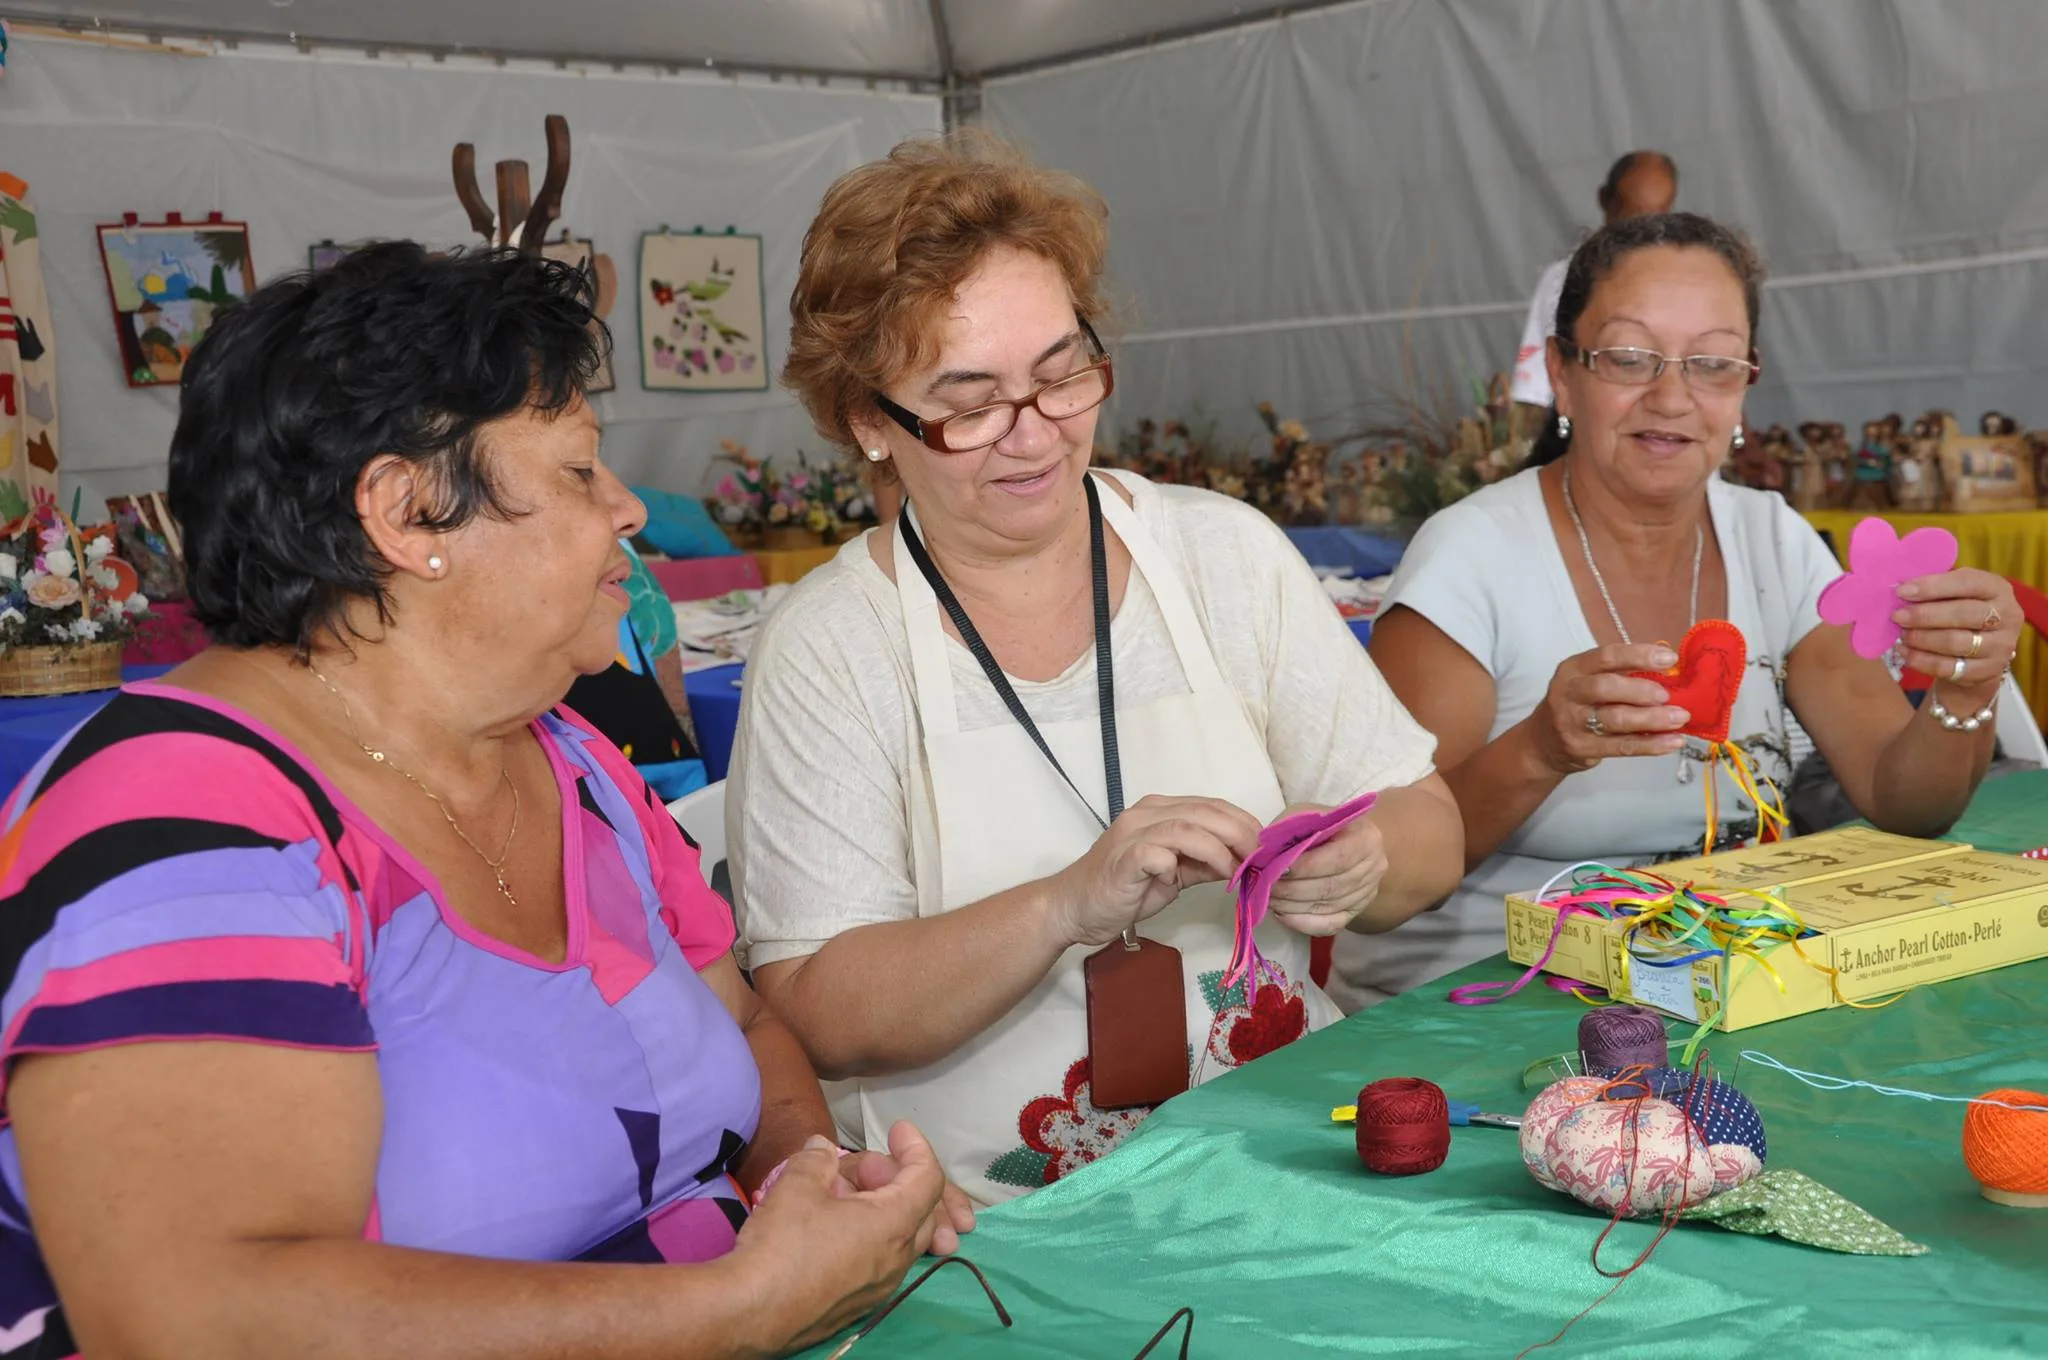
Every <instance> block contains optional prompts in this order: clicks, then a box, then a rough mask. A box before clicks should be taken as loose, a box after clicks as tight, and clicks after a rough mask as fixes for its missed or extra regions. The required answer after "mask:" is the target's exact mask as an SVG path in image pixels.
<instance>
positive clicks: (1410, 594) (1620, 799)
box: [1328, 469, 1841, 1010]
mask: <svg viewBox="0 0 2048 1360" xmlns="http://www.w3.org/2000/svg"><path fill="white" fill-rule="evenodd" d="M1707 506H1708V510H1709V512H1710V513H1711V515H1712V517H1713V525H1714V535H1715V538H1716V539H1717V541H1718V542H1719V543H1720V546H1721V556H1722V558H1723V560H1724V561H1725V563H1726V564H1727V572H1728V620H1729V622H1731V623H1733V624H1734V625H1735V626H1736V627H1737V628H1739V629H1741V630H1742V636H1743V638H1744V640H1745V641H1746V642H1747V644H1748V649H1749V666H1748V669H1747V671H1746V672H1745V674H1744V677H1743V682H1742V688H1741V689H1740V690H1739V691H1738V692H1737V695H1736V701H1735V714H1734V719H1733V722H1732V725H1731V728H1730V737H1731V738H1732V739H1733V740H1734V741H1736V742H1737V743H1739V744H1740V745H1741V746H1742V748H1743V749H1744V750H1745V751H1747V752H1748V753H1749V754H1750V755H1751V756H1752V757H1754V758H1755V759H1756V760H1757V762H1758V763H1759V764H1760V765H1761V766H1762V768H1763V770H1764V772H1765V773H1766V774H1768V775H1769V776H1770V777H1771V778H1772V779H1773V780H1774V781H1776V782H1777V784H1778V787H1779V789H1780V790H1781V791H1783V790H1784V789H1785V788H1786V787H1787V784H1788V782H1789V780H1790V777H1791V772H1792V766H1793V762H1794V760H1795V758H1796V756H1797V755H1798V754H1799V752H1800V748H1801V747H1802V745H1803V744H1804V742H1805V736H1804V734H1803V733H1802V732H1800V731H1799V729H1798V726H1797V724H1796V722H1795V721H1793V719H1792V717H1791V714H1790V713H1789V711H1788V710H1787V709H1786V706H1785V703H1784V700H1783V697H1782V696H1783V691H1782V688H1781V685H1782V677H1783V667H1784V662H1785V658H1786V657H1787V656H1788V655H1789V654H1790V653H1791V651H1792V649H1793V648H1794V647H1796V646H1797V645H1798V644H1799V642H1800V640H1801V639H1802V638H1804V637H1805V636H1806V634H1807V633H1808V632H1809V631H1811V630H1812V629H1813V627H1814V626H1815V625H1816V624H1818V623H1819V622H1820V615H1819V612H1818V601H1819V598H1820V592H1821V590H1822V588H1823V587H1825V586H1826V585H1827V584H1828V582H1830V581H1832V580H1834V579H1835V578H1836V577H1837V576H1839V575H1841V568H1840V567H1839V566H1838V565H1837V564H1836V562H1835V559H1834V557H1833V556H1832V555H1831V554H1830V553H1829V552H1828V550H1827V546H1826V545H1825V544H1824V543H1823V542H1822V541H1821V538H1820V535H1819V534H1817V533H1815V532H1814V530H1813V529H1812V527H1811V526H1809V525H1808V524H1807V523H1806V521H1805V520H1803V519H1801V518H1800V517H1799V514H1798V513H1797V512H1796V511H1794V510H1793V509H1792V508H1791V506H1789V505H1787V504H1786V503H1785V500H1784V498H1783V497H1781V496H1778V495H1775V494H1773V493H1771V492H1766V491H1753V490H1751V489H1749V488H1747V487H1740V486H1736V485H1734V484H1733V483H1730V482H1725V481H1722V480H1721V479H1720V478H1718V477H1716V478H1713V479H1711V480H1709V481H1708V483H1707ZM1397 606H1405V607H1407V608H1409V609H1412V610H1414V611H1415V612H1416V613H1418V614H1420V615H1421V616H1422V617H1424V618H1426V619H1428V620H1429V621H1430V622H1431V623H1433V624H1435V625H1436V626H1437V627H1438V628H1440V629H1442V630H1443V632H1444V633H1445V634H1446V635H1447V636H1448V637H1449V638H1450V639H1451V641H1453V642H1455V643H1457V644H1458V645H1459V646H1460V647H1462V648H1464V649H1465V651H1466V652H1468V653H1470V654H1471V655H1472V657H1473V658H1474V659H1476V660H1477V661H1478V662H1479V664H1480V665H1482V666H1484V667H1486V670H1487V673H1488V674H1489V675H1491V676H1492V677H1493V682H1494V688H1495V696H1496V697H1495V712H1494V718H1493V725H1492V727H1491V728H1490V729H1489V730H1488V732H1487V739H1488V740H1489V741H1490V740H1492V739H1493V738H1495V737H1497V736H1499V735H1500V734H1501V733H1502V732H1505V731H1506V730H1507V729H1508V728H1510V727H1513V726H1514V725H1515V724H1516V723H1518V722H1520V721H1522V719H1524V718H1526V717H1528V716H1529V714H1530V713H1531V712H1533V711H1534V710H1535V708H1536V706H1537V705H1538V704H1540V703H1541V702H1542V701H1543V697H1544V695H1545V694H1546V693H1547V692H1548V691H1549V689H1550V682H1551V679H1552V677H1553V676H1554V675H1555V674H1556V672H1557V667H1558V664H1559V663H1560V662H1562V661H1564V660H1565V659H1566V658H1567V657H1571V656H1576V655H1578V654H1579V653H1581V652H1586V651H1590V650H1592V649H1593V648H1594V647H1595V646H1597V645H1598V644H1597V642H1596V640H1595V639H1594V637H1593V632H1592V629H1591V628H1590V627H1588V625H1587V623H1586V616H1585V613H1584V611H1583V610H1582V609H1581V608H1580V606H1579V598H1578V595H1577V593H1576V591H1575V590H1574V589H1573V586H1572V581H1571V575H1570V573H1569V572H1568V571H1567V570H1566V568H1565V558H1564V552H1563V549H1562V548H1560V546H1559V545H1558V541H1557V535H1556V534H1555V533H1554V532H1553V531H1552V529H1551V524H1550V516H1549V512H1548V511H1547V510H1546V509H1545V508H1544V504H1543V489H1542V486H1541V484H1540V483H1539V481H1538V480H1537V473H1536V470H1535V469H1530V470H1529V471H1526V472H1523V473H1520V474H1518V475H1516V476H1513V477H1510V478H1508V479H1507V480H1505V481H1502V482H1498V483H1496V484H1494V485H1493V486H1489V487H1485V488H1483V489H1481V490H1480V491H1478V492H1476V493H1474V494H1473V495H1471V496H1469V497H1467V498H1466V499H1465V500H1462V501H1460V502H1458V503H1457V504H1456V505H1453V506H1451V507H1450V508H1449V509H1447V510H1444V511H1442V512H1441V513H1439V514H1437V515H1435V516H1434V517H1432V518H1431V519H1430V520H1429V522H1428V523H1426V524H1424V525H1423V526H1422V528H1421V530H1420V531H1419V532H1417V534H1416V535H1415V540H1414V542H1413V543H1411V544H1410V545H1409V548H1408V552H1407V554H1406V556H1404V557H1403V558H1402V559H1401V565H1400V568H1399V569H1398V570H1397V571H1396V572H1395V573H1394V579H1393V581H1392V583H1391V584H1390V585H1389V587H1388V589H1387V597H1386V603H1385V604H1384V605H1383V606H1382V612H1383V613H1384V612H1385V611H1386V610H1391V609H1393V608H1395V607H1397ZM1639 640H1646V639H1639ZM1677 640H1678V639H1676V638H1673V639H1669V641H1672V642H1674V643H1675V642H1676V641H1677ZM1694 747H1695V750H1697V749H1698V743H1694ZM1702 771H1703V767H1702V765H1701V764H1700V762H1699V760H1698V759H1697V758H1696V755H1695V754H1693V753H1690V752H1688V753H1680V754H1678V755H1671V756H1658V757H1649V756H1644V757H1638V758H1634V759H1626V760H1609V761H1605V762H1603V763H1601V764H1599V765H1596V766H1594V767H1593V768H1592V769H1590V770H1587V771H1584V772H1583V773H1580V774H1575V775H1571V776H1569V777H1567V778H1566V779H1565V780H1564V781H1563V782H1562V783H1560V784H1559V785H1558V786H1557V788H1556V789H1554V790H1553V791H1552V792H1551V794H1550V797H1548V798H1547V799H1545V800H1544V801H1543V803H1542V805H1541V806H1540V807H1538V808H1537V809H1536V811H1535V812H1534V813H1533V814H1531V816H1530V817H1529V820H1528V821H1526V822H1524V823H1523V824H1522V826H1521V827H1520V829H1518V830H1517V831H1516V832H1515V833H1514V834H1513V835H1512V836H1510V837H1508V839H1507V840H1506V841H1505V842H1503V843H1502V845H1501V847H1500V849H1499V851H1498V852H1497V853H1495V854H1494V855H1493V856H1492V857H1491V858H1489V859H1487V860H1486V861H1485V862H1484V863H1482V864H1480V865H1479V866H1478V867H1477V868H1476V869H1474V870H1473V871H1472V873H1471V874H1470V875H1468V876H1467V877H1466V879H1465V882H1464V884H1463V886H1461V887H1460V889H1459V890H1458V892H1457V893H1456V894H1455V895H1453V896H1452V897H1451V899H1450V900H1449V901H1448V902H1447V903H1445V905H1444V906H1443V907H1442V908H1441V909H1439V910H1437V911H1435V912H1429V913H1425V914H1424V915H1422V916H1419V917H1417V918H1415V919H1414V920H1412V921H1410V922H1408V923H1407V924H1406V925H1403V926H1402V927H1400V928H1399V929H1398V930H1395V931H1393V932H1391V933H1389V934H1386V935H1377V936H1369V937H1366V936H1355V935H1353V936H1345V937H1340V938H1339V940H1338V942H1337V946H1336V955H1335V964H1334V966H1333V968H1332V970H1331V978H1330V986H1329V988H1328V991H1329V993H1330V995H1331V997H1332V998H1333V999H1335V1000H1336V1002H1337V1004H1338V1005H1340V1006H1342V1007H1344V1008H1345V1009H1346V1010H1353V1009H1356V1008H1357V1007H1358V1006H1360V1005H1368V1004H1371V1003H1372V1002H1374V1001H1378V1000H1384V999H1385V998H1386V997H1387V996H1390V995H1394V994H1396V993H1398V992H1402V991H1406V990H1408V989H1409V988H1411V987H1414V986H1417V985H1419V984H1421V983H1423V982H1427V981H1429V980H1430V979H1432V978H1436V977H1440V976H1442V975H1443V974H1445V973H1447V972H1450V971H1452V970H1453V969H1456V968H1462V967H1464V966H1465V965H1466V964H1468V963H1472V962H1474V961H1476V960H1478V959H1482V958H1485V957H1486V956H1488V955H1489V954H1495V953H1498V952H1500V950H1502V949H1503V948H1505V947H1506V943H1507V938H1506V933H1505V931H1506V905H1505V902H1504V900H1503V899H1504V898H1505V896H1506V895H1507V894H1508V893H1512V892H1526V891H1530V890H1533V889H1535V888H1539V887H1541V886H1542V885H1543V883H1544V882H1545V881H1546V880H1547V879H1549V878H1550V876H1551V875H1552V874H1554V873H1556V872H1557V871H1558V870H1560V869H1563V868H1565V867H1567V866H1568V865H1571V864H1574V863H1577V862H1578V861H1581V860H1600V861H1604V862H1607V863H1612V864H1622V865H1625V864H1637V863H1643V862H1646V861H1649V860H1652V859H1657V858H1660V857H1665V856H1670V855H1673V854H1676V853H1679V852H1682V851H1683V852H1687V853H1697V852H1698V848H1699V845H1700V842H1701V840H1702V838H1703V837H1704V835H1705V831H1706V801H1705V789H1704V786H1703V783H1702ZM1718 787H1719V790H1720V803H1719V807H1720V813H1721V817H1722V819H1723V822H1724V824H1726V823H1730V822H1739V821H1744V820H1748V819H1750V818H1752V817H1753V816H1754V811H1755V810H1754V808H1753V807H1752V806H1750V805H1749V804H1748V803H1747V802H1746V801H1745V800H1744V799H1743V798H1742V797H1741V795H1740V792H1739V790H1738V789H1737V788H1736V786H1735V785H1734V783H1733V782H1732V781H1730V780H1729V779H1728V778H1727V777H1726V776H1725V774H1724V775H1723V777H1722V781H1721V783H1720V785H1719V786H1718Z"/></svg>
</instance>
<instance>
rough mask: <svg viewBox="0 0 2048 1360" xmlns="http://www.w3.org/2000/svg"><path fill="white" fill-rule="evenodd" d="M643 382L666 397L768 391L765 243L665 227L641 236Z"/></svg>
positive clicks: (732, 233) (741, 236)
mask: <svg viewBox="0 0 2048 1360" xmlns="http://www.w3.org/2000/svg"><path fill="white" fill-rule="evenodd" d="M639 302H640V306H639V312H640V383H641V386H643V387H646V388H649V389H651V390H654V391H664V392H760V391H765V390H766V389H767V387H768V345H767V336H766V332H767V307H766V305H765V303H764V301H763V298H762V292H761V238H760V237H759V236H754V235H744V234H741V233H739V232H736V231H733V230H731V229H730V228H728V229H727V230H726V231H724V232H722V233H708V232H705V231H702V230H701V229H700V230H698V231H693V232H688V233H683V232H670V231H668V230H666V229H664V230H661V231H651V232H648V233H647V234H646V235H645V236H642V237H641V238H640V286H639Z"/></svg>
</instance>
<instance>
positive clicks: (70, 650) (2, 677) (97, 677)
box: [0, 638, 127, 699]
mask: <svg viewBox="0 0 2048 1360" xmlns="http://www.w3.org/2000/svg"><path fill="white" fill-rule="evenodd" d="M126 645H127V644H126V643H125V642H124V641H123V640H122V639H120V638H113V639H110V640H108V641H106V642H74V643H71V644H69V645H68V646H63V647H9V648H8V649H7V650H6V651H5V652H4V653H0V698H7V699H21V698H27V697H29V696H31V695H38V694H83V693H85V692H86V691H88V690H95V689H116V688H118V687H119V686H120V684H121V652H122V649H123V648H124V647H125V646H126Z"/></svg>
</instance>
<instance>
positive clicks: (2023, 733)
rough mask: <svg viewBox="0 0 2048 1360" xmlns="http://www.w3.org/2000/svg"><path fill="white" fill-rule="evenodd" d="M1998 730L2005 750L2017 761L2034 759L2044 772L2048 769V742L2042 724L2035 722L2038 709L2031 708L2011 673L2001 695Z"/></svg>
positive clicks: (1997, 719) (2000, 743)
mask: <svg viewBox="0 0 2048 1360" xmlns="http://www.w3.org/2000/svg"><path fill="white" fill-rule="evenodd" d="M1995 724H1996V727H1997V730H1998V744H1999V745H2001V746H2003V747H2004V748H2005V754H2006V755H2007V756H2009V757H2011V758H2012V759H2014V760H2031V761H2033V762H2034V763H2035V764H2036V765H2039V766H2041V767H2042V768H2043V769H2048V740H2044V739H2043V738H2042V736H2041V725H2040V724H2039V723H2037V722H2035V721H2034V710H2033V709H2032V708H2030V707H2028V705H2027V696H2026V695H2024V694H2022V693H2020V686H2019V682H2018V681H2017V680H2015V679H2013V678H2012V676H2011V675H2010V674H2008V675H2007V676H2006V677H2005V684H2004V686H2003V687H2002V688H2000V690H1999V693H1998V716H1997V718H1996V719H1995Z"/></svg>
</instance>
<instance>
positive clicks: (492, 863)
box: [306, 661, 519, 907]
mask: <svg viewBox="0 0 2048 1360" xmlns="http://www.w3.org/2000/svg"><path fill="white" fill-rule="evenodd" d="M306 669H307V670H309V671H311V672H313V678H314V679H315V680H318V681H319V682H320V683H321V684H323V685H325V686H327V692H328V693H329V694H332V695H333V696H334V697H335V699H336V700H338V701H339V702H340V704H341V713H342V716H343V717H345V718H347V719H348V732H349V735H350V736H351V737H353V738H355V743H356V745H358V746H360V747H362V748H363V754H364V755H366V756H368V757H369V758H370V759H371V760H372V761H374V762H375V763H376V764H379V765H382V766H383V767H384V768H386V769H388V770H392V771H395V772H396V773H398V774H400V775H403V776H404V777H405V778H406V779H407V780H408V781H409V782H410V783H411V784H412V786H413V787H414V788H416V789H418V790H419V791H420V792H421V793H424V794H425V795H427V797H429V798H431V799H433V800H434V806H435V807H437V808H439V809H440V810H441V816H442V817H444V818H446V819H447V822H448V829H449V830H451V831H453V832H454V833H455V834H456V835H458V836H460V837H462V843H463V844H464V845H466V846H468V847H469V848H470V849H471V850H473V851H475V852H476V857H477V858H478V859H480V860H482V861H483V862H484V864H485V865H486V866H487V867H488V868H489V869H490V871H491V876H492V877H494V878H496V879H497V880H498V891H499V892H500V893H502V894H504V897H505V900H506V901H507V902H510V903H511V904H512V905H513V906H515V907H516V906H518V905H519V899H518V898H516V897H514V896H513V895H512V887H511V885H510V884H508V883H507V882H505V861H506V859H507V858H508V857H510V855H511V854H512V838H513V836H515V835H517V834H518V831H519V786H518V785H517V784H514V783H513V782H512V772H511V771H510V770H507V769H506V768H505V767H504V765H503V764H502V763H501V764H500V765H499V766H498V775H499V777H500V778H501V779H503V780H504V781H505V783H506V784H507V785H508V786H510V788H511V790H512V825H511V826H510V827H509V828H507V829H506V832H505V844H504V846H503V848H501V849H500V850H499V851H498V857H497V858H496V859H492V858H491V857H490V856H489V855H487V854H485V853H484V851H483V847H482V846H480V845H478V844H477V843H476V842H475V841H473V840H471V839H470V838H469V833H468V832H467V831H464V830H463V829H462V825H461V823H459V822H457V821H456V820H455V814H454V813H453V812H450V811H449V810H448V805H447V804H446V803H444V802H442V801H441V795H440V794H438V793H435V792H434V791H433V790H432V789H430V788H428V787H427V786H426V785H425V784H423V783H421V782H420V779H419V776H417V775H415V774H414V773H413V772H412V771H410V770H408V769H405V768H404V767H403V766H401V765H399V763H398V762H397V761H395V760H392V759H391V758H390V757H389V756H387V755H385V754H384V753H383V752H382V751H380V750H378V749H377V748H376V747H374V746H372V745H370V743H368V742H367V741H364V740H363V733H362V729H361V728H359V727H357V726H356V714H355V710H354V709H352V708H350V707H349V703H348V698H347V696H345V695H344V694H342V692H341V691H340V690H338V689H336V688H335V687H334V682H333V681H332V680H329V679H328V678H327V677H326V676H324V675H322V674H321V673H320V668H319V667H318V666H315V665H314V664H313V663H312V662H310V661H308V662H307V663H306Z"/></svg>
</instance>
